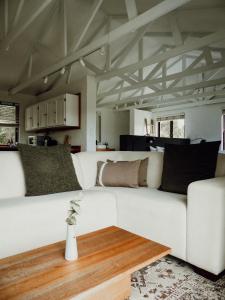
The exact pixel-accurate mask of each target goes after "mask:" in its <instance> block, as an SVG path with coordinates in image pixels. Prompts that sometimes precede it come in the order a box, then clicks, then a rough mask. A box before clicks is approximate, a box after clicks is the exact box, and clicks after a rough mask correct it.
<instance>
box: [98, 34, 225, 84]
mask: <svg viewBox="0 0 225 300" xmlns="http://www.w3.org/2000/svg"><path fill="white" fill-rule="evenodd" d="M224 39H225V29H224V30H220V31H218V32H215V33H212V34H210V35H207V36H206V37H203V38H200V39H198V40H195V41H189V42H188V43H184V45H182V46H178V47H176V48H174V49H172V50H170V51H166V52H164V53H162V54H158V55H155V56H154V57H152V56H150V57H149V58H146V59H144V60H143V61H142V62H138V63H134V64H131V65H129V66H126V67H123V68H120V69H117V70H112V71H110V72H106V73H105V74H103V75H101V76H98V77H97V80H106V79H109V78H111V77H114V76H118V75H120V74H124V73H132V72H135V71H136V70H138V69H140V68H144V67H146V66H149V65H152V64H155V63H159V62H161V61H163V60H167V59H169V58H172V57H176V56H178V55H181V54H184V53H186V52H189V51H192V50H195V49H200V48H203V47H204V46H207V45H209V44H212V43H216V42H219V41H221V40H224Z"/></svg>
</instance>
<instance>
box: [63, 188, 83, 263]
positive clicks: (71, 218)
mask: <svg viewBox="0 0 225 300" xmlns="http://www.w3.org/2000/svg"><path fill="white" fill-rule="evenodd" d="M82 197H83V194H82V192H80V193H79V194H78V195H77V196H76V197H75V199H73V200H71V201H70V209H69V210H68V213H69V214H68V217H67V218H66V223H67V235H66V251H65V259H66V260H75V259H77V258H78V251H77V241H76V237H75V236H74V234H75V233H74V228H75V225H76V221H77V215H79V211H80V204H79V202H80V201H81V199H82Z"/></svg>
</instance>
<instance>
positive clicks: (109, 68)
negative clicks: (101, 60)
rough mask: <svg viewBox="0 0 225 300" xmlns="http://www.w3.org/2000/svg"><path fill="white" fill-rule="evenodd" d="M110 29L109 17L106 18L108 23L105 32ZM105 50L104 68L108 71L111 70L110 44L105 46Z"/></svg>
mask: <svg viewBox="0 0 225 300" xmlns="http://www.w3.org/2000/svg"><path fill="white" fill-rule="evenodd" d="M110 31H111V17H109V19H108V23H107V26H106V33H109V32H110ZM105 50H106V51H105V52H106V62H105V70H106V71H110V70H111V47H110V44H107V45H106V46H105Z"/></svg>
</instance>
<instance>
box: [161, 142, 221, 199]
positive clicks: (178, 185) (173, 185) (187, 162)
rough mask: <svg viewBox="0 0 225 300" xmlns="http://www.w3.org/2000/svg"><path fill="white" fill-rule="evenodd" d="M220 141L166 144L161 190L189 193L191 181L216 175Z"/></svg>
mask: <svg viewBox="0 0 225 300" xmlns="http://www.w3.org/2000/svg"><path fill="white" fill-rule="evenodd" d="M219 146H220V142H208V143H202V144H191V145H172V144H167V145H165V153H164V162H163V174H162V183H161V186H160V188H159V189H160V190H162V191H166V192H173V193H179V194H187V188H188V185H189V184H190V183H191V182H194V181H198V180H204V179H209V178H212V177H215V170H216V163H217V156H218V151H219Z"/></svg>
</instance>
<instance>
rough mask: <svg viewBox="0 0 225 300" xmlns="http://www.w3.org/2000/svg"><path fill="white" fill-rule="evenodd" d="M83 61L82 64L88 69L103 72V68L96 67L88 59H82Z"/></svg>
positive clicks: (96, 72)
mask: <svg viewBox="0 0 225 300" xmlns="http://www.w3.org/2000/svg"><path fill="white" fill-rule="evenodd" d="M83 62H84V65H85V66H83V65H82V64H81V65H82V66H83V67H84V68H86V69H88V70H90V71H92V72H93V73H95V74H102V73H103V70H101V69H99V68H98V67H96V66H95V65H94V64H92V63H90V62H89V61H88V60H86V59H83Z"/></svg>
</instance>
